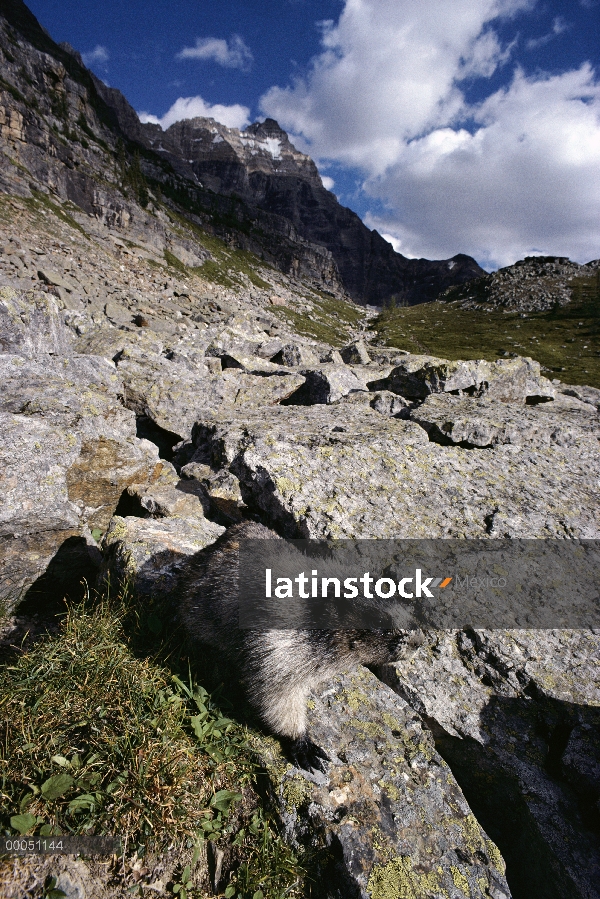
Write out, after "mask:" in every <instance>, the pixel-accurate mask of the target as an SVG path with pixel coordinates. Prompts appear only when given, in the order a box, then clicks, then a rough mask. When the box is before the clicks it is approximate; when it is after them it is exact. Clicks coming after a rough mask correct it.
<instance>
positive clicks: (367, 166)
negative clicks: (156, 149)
mask: <svg viewBox="0 0 600 899" xmlns="http://www.w3.org/2000/svg"><path fill="white" fill-rule="evenodd" d="M534 4H535V0H453V2H452V3H451V4H450V3H446V4H440V2H439V0H421V2H420V3H419V4H416V3H415V2H414V0H345V6H344V10H343V12H342V14H341V16H340V18H339V20H338V22H337V23H331V22H329V23H324V24H323V25H322V27H323V38H322V43H323V46H322V52H321V53H320V54H319V55H318V56H317V57H315V59H314V60H313V61H312V63H311V65H310V67H309V70H308V72H307V73H306V75H305V76H304V77H302V78H300V77H299V78H296V80H295V81H294V82H293V83H292V85H290V86H288V87H285V88H281V87H272V88H271V89H270V90H269V91H267V93H266V94H265V95H264V96H263V98H262V101H261V107H262V110H263V112H264V113H265V114H267V115H269V116H272V117H273V118H276V119H277V120H278V121H279V122H280V124H281V125H282V127H284V128H286V129H287V130H289V131H290V132H291V133H292V136H293V138H294V140H295V141H296V142H297V143H298V144H299V145H300V146H301V147H302V148H303V149H305V150H307V151H309V152H311V153H312V155H314V156H315V157H316V158H317V160H320V161H321V162H326V161H335V162H337V163H341V164H345V165H350V166H358V167H359V168H361V169H362V171H363V172H364V175H365V179H366V180H365V183H364V185H363V187H364V190H365V192H366V194H367V196H372V197H373V198H374V199H375V198H376V199H377V201H378V204H377V207H378V208H379V209H381V208H382V204H383V207H384V208H385V210H386V211H385V213H384V214H381V213H379V214H378V215H377V216H376V215H371V216H370V217H368V223H369V224H370V225H371V226H372V227H377V228H378V229H379V230H381V231H383V232H385V234H386V239H388V240H392V239H393V241H395V242H396V245H397V246H398V247H399V248H400V250H401V252H403V253H405V254H406V255H411V256H429V257H434V258H446V257H448V256H452V255H454V254H455V253H457V252H466V253H470V254H472V255H474V256H475V257H476V258H477V259H478V260H479V261H481V262H482V263H487V264H488V265H492V266H493V265H495V264H507V263H508V262H512V261H514V260H515V259H517V258H519V257H522V256H524V255H526V254H527V253H528V252H532V251H533V250H534V249H535V250H537V251H541V252H545V253H549V254H551V253H558V254H561V255H562V254H564V255H570V256H571V257H572V258H575V259H578V260H580V261H587V259H590V258H593V257H594V256H600V224H599V223H600V183H599V181H598V178H597V171H598V165H599V163H600V88H599V86H598V83H597V81H596V80H595V76H594V72H593V70H592V69H591V68H590V67H589V66H588V65H583V66H581V67H580V68H579V69H577V70H573V71H569V72H564V73H562V74H560V75H555V76H553V77H549V76H546V75H544V74H543V73H542V74H539V73H538V74H537V75H536V76H535V77H526V76H525V75H524V74H523V73H522V72H521V71H520V70H519V69H517V70H516V71H515V72H514V73H511V72H510V71H509V72H508V73H507V74H508V77H509V79H512V80H510V81H509V82H508V83H507V84H506V86H505V87H504V88H503V89H502V90H499V91H496V92H494V93H491V91H490V95H489V96H488V98H487V99H486V100H485V102H483V103H481V104H479V105H476V106H473V105H469V104H468V103H467V101H466V100H465V94H464V92H463V83H462V82H463V81H465V79H469V80H470V79H472V78H473V77H479V78H489V77H490V76H491V75H492V74H494V72H496V71H497V70H498V67H499V66H501V65H506V63H507V62H508V60H509V59H510V58H511V55H512V54H514V51H515V47H516V45H517V38H516V37H515V40H514V41H512V42H511V43H509V44H508V45H504V46H503V45H502V43H501V41H500V39H499V37H498V34H497V32H496V30H495V26H496V24H497V22H496V21H495V20H497V19H498V18H499V17H503V18H504V19H507V18H510V17H511V16H513V15H514V14H515V13H517V12H519V11H527V10H528V9H530V8H532V7H533V5H534ZM564 27H566V26H565V24H564V22H563V20H562V19H556V20H555V22H554V24H553V32H552V33H553V34H558V33H560V31H561V30H563V29H564ZM377 207H375V208H377Z"/></svg>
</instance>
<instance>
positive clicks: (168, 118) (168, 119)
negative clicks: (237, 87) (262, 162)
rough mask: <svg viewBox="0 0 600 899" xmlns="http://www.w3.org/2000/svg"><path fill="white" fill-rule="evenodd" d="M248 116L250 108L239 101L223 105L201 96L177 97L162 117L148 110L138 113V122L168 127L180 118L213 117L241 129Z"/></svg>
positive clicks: (246, 122)
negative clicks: (241, 104)
mask: <svg viewBox="0 0 600 899" xmlns="http://www.w3.org/2000/svg"><path fill="white" fill-rule="evenodd" d="M249 116H250V110H249V109H248V107H247V106H240V104H239V103H235V104H234V105H233V106H224V105H222V104H220V103H215V104H214V105H211V104H210V103H207V102H206V100H203V99H202V97H179V99H178V100H176V101H175V103H173V105H172V106H171V108H170V109H169V110H167V112H166V113H165V114H164V116H162V118H158V116H155V115H152V114H151V113H148V112H139V113H138V117H139V120H140V122H152V123H153V124H154V125H161V126H162V128H168V127H169V125H172V124H173V123H174V122H179V121H181V119H195V118H197V117H201V118H205V119H215V121H217V122H220V123H221V124H222V125H226V126H227V127H228V128H240V129H243V128H245V127H246V125H249V124H250V118H249Z"/></svg>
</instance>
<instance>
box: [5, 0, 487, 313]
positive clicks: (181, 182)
mask: <svg viewBox="0 0 600 899" xmlns="http://www.w3.org/2000/svg"><path fill="white" fill-rule="evenodd" d="M2 17H3V21H4V22H5V23H6V27H4V28H3V29H2V36H1V39H0V43H1V44H2V49H3V57H4V60H3V61H4V65H3V73H4V75H3V80H2V82H0V89H1V96H2V98H3V100H2V109H3V113H2V115H3V121H2V122H1V123H0V126H1V127H2V129H3V134H4V136H9V137H12V139H13V141H14V142H16V149H17V156H16V157H15V159H16V162H17V163H18V164H17V165H16V166H12V163H11V161H10V159H9V164H8V165H7V167H6V171H5V172H4V181H5V183H6V178H8V179H9V181H10V182H11V184H12V186H13V188H14V189H16V190H17V191H21V192H23V195H28V194H29V193H30V190H31V187H30V185H31V184H32V183H33V185H34V188H35V189H38V190H40V189H41V190H42V191H45V190H47V189H48V188H50V190H51V192H53V193H55V194H57V195H58V196H61V197H62V198H63V199H68V200H70V201H71V202H73V203H75V204H76V205H77V206H79V207H80V208H81V209H83V210H84V211H86V212H88V213H93V214H95V213H94V208H97V207H98V203H97V202H96V201H97V200H98V196H99V195H103V199H102V201H101V202H100V206H101V207H106V206H107V205H108V206H109V207H113V208H114V214H113V215H112V220H113V222H117V223H118V222H121V223H122V222H123V221H125V220H126V219H127V217H129V220H131V218H132V217H135V212H134V210H133V209H132V208H131V207H132V201H133V202H134V203H136V204H137V205H138V206H139V204H140V203H141V205H142V207H143V208H146V205H147V202H148V194H147V189H149V190H150V193H151V194H153V195H154V196H155V198H156V197H158V195H159V194H160V195H161V198H162V199H163V200H166V201H167V202H170V203H173V204H175V205H176V207H177V208H178V210H179V212H181V213H182V214H184V215H185V216H187V217H191V218H192V219H195V220H196V221H200V222H201V223H202V224H203V225H207V226H209V227H210V228H211V229H212V230H213V231H214V232H215V233H216V234H218V235H219V236H221V237H224V238H225V239H226V240H227V241H230V242H231V241H233V242H234V243H235V244H236V245H237V246H238V247H239V248H241V249H243V250H251V251H252V252H254V253H257V254H258V255H259V256H260V257H262V258H264V259H265V260H266V261H268V262H270V263H271V264H273V265H275V266H276V267H277V268H279V269H280V270H281V271H283V272H285V273H289V274H292V275H293V276H297V277H312V278H313V279H316V280H317V281H320V282H321V284H322V286H323V287H325V288H326V289H329V290H333V291H334V292H336V291H340V290H341V291H342V292H345V293H346V294H347V295H349V296H350V297H351V298H352V299H353V300H354V301H355V302H357V303H359V304H368V303H371V304H375V305H383V304H385V303H387V302H389V301H391V300H392V299H393V300H394V301H400V302H402V303H408V304H413V303H418V302H423V301H426V300H431V299H434V298H435V297H436V296H437V295H438V294H439V293H440V292H441V291H442V290H445V289H446V288H448V287H451V286H453V285H454V284H460V283H464V282H465V281H467V280H469V279H470V278H473V277H477V276H481V275H482V274H483V269H481V268H480V267H479V266H478V265H477V263H476V262H475V260H473V259H471V258H470V257H468V256H465V255H464V254H458V255H457V256H455V257H453V259H451V260H433V261H431V260H423V259H421V260H413V259H406V258H405V257H404V256H402V255H400V254H398V253H396V252H395V251H394V249H393V247H392V246H391V245H390V244H389V243H387V241H385V240H384V239H383V238H382V237H381V235H380V234H378V232H376V231H370V230H369V229H368V228H367V227H366V225H364V223H363V222H362V221H361V220H360V218H359V217H358V216H357V215H356V213H354V212H352V210H350V209H347V208H345V207H343V206H341V205H340V204H339V203H338V201H337V199H336V198H335V196H334V195H333V194H332V193H330V192H329V191H327V190H326V189H325V187H324V186H323V184H322V182H321V179H320V176H319V174H318V170H317V168H316V166H315V164H314V162H313V161H312V160H311V159H310V157H308V156H306V155H305V154H302V153H300V152H299V151H298V150H296V148H295V147H293V145H292V144H291V143H290V141H289V138H288V136H287V134H286V133H285V132H284V131H283V130H282V129H281V128H279V125H278V124H277V123H276V122H274V120H270V119H267V120H266V121H265V122H256V123H254V124H253V125H250V126H248V128H246V129H245V131H243V132H241V131H238V130H237V129H227V128H226V127H225V126H223V125H221V124H219V123H217V122H214V121H211V120H208V119H195V120H194V119H192V120H182V121H181V122H177V123H175V124H174V125H172V126H171V127H170V128H169V129H167V130H166V131H163V130H162V129H161V128H160V126H159V125H154V124H150V123H147V124H142V123H141V122H140V121H139V118H138V116H137V114H136V113H135V111H134V110H133V108H132V107H131V105H130V104H129V103H128V101H127V100H126V98H125V97H124V96H123V94H122V93H121V92H120V91H118V90H117V89H116V88H110V87H107V86H106V85H105V84H104V83H103V82H102V81H100V79H98V78H97V77H96V76H95V75H94V74H93V73H92V72H90V71H89V70H88V69H87V68H86V67H85V66H84V65H83V61H82V58H81V55H80V54H79V53H78V52H77V50H75V49H73V48H72V47H71V46H70V45H68V44H66V43H63V44H60V45H59V44H56V43H55V42H54V41H53V40H52V38H51V37H50V36H49V34H48V33H47V31H45V29H43V27H42V26H41V25H40V24H39V22H38V21H37V19H36V18H35V16H34V15H33V14H32V13H31V12H30V11H29V10H28V9H27V7H26V6H25V4H24V3H22V2H21V0H9V2H7V3H6V4H5V5H4V8H3V13H2ZM11 46H12V47H13V49H14V50H15V51H17V49H18V53H17V55H18V59H17V57H16V56H15V55H14V54H13V52H12V51H11ZM7 79H8V80H7ZM13 120H14V121H13ZM211 129H212V130H211ZM215 129H216V130H215ZM209 135H210V138H209ZM215 137H218V138H220V140H217V141H216V142H215V140H214V139H215ZM157 141H158V146H156V144H157ZM21 144H25V145H26V146H25V147H22V146H21ZM251 144H252V146H251ZM269 147H270V148H271V151H272V152H271V153H269V152H268V148H269ZM90 150H91V152H90ZM99 150H102V151H103V154H102V153H101V152H99ZM192 151H193V152H192ZM273 154H275V155H273ZM275 162H277V165H275ZM119 167H120V169H121V172H120V173H119V171H118V170H119ZM115 173H116V177H115ZM24 175H25V177H23V176H24ZM107 191H108V193H109V194H110V197H107V196H106V193H107ZM105 201H106V202H105ZM144 204H146V205H144ZM126 207H129V208H126ZM149 211H150V212H152V211H153V207H152V205H151V206H150V207H149ZM123 213H125V215H123Z"/></svg>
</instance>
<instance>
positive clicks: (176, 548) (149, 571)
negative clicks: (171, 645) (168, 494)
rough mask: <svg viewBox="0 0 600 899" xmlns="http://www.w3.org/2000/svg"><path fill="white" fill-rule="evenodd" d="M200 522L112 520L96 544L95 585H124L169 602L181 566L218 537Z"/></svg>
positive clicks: (212, 528)
mask: <svg viewBox="0 0 600 899" xmlns="http://www.w3.org/2000/svg"><path fill="white" fill-rule="evenodd" d="M224 530H225V528H224V527H221V525H218V524H215V523H214V522H213V521H209V520H208V519H206V518H204V517H203V516H196V517H194V518H188V519H181V518H178V517H176V516H174V517H164V518H159V519H152V518H149V519H146V518H137V517H136V516H127V517H125V518H122V517H120V516H118V515H115V516H114V518H112V519H111V522H110V526H109V528H108V530H107V532H106V535H105V537H104V540H103V542H102V551H103V553H104V561H103V564H102V569H101V571H100V574H99V583H100V584H106V583H107V582H110V583H111V584H112V585H119V584H129V585H131V586H133V587H134V589H135V592H136V594H137V595H138V596H140V597H145V598H157V599H160V600H165V599H169V598H173V593H174V591H175V590H176V588H177V584H178V579H179V576H180V573H181V571H182V569H183V568H184V567H185V564H186V561H187V560H188V558H189V557H190V556H193V555H195V554H196V553H198V552H200V550H202V549H204V548H205V547H206V546H208V545H209V544H211V543H214V542H215V540H216V539H217V538H218V537H219V536H220V535H221V534H222V533H223V532H224Z"/></svg>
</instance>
